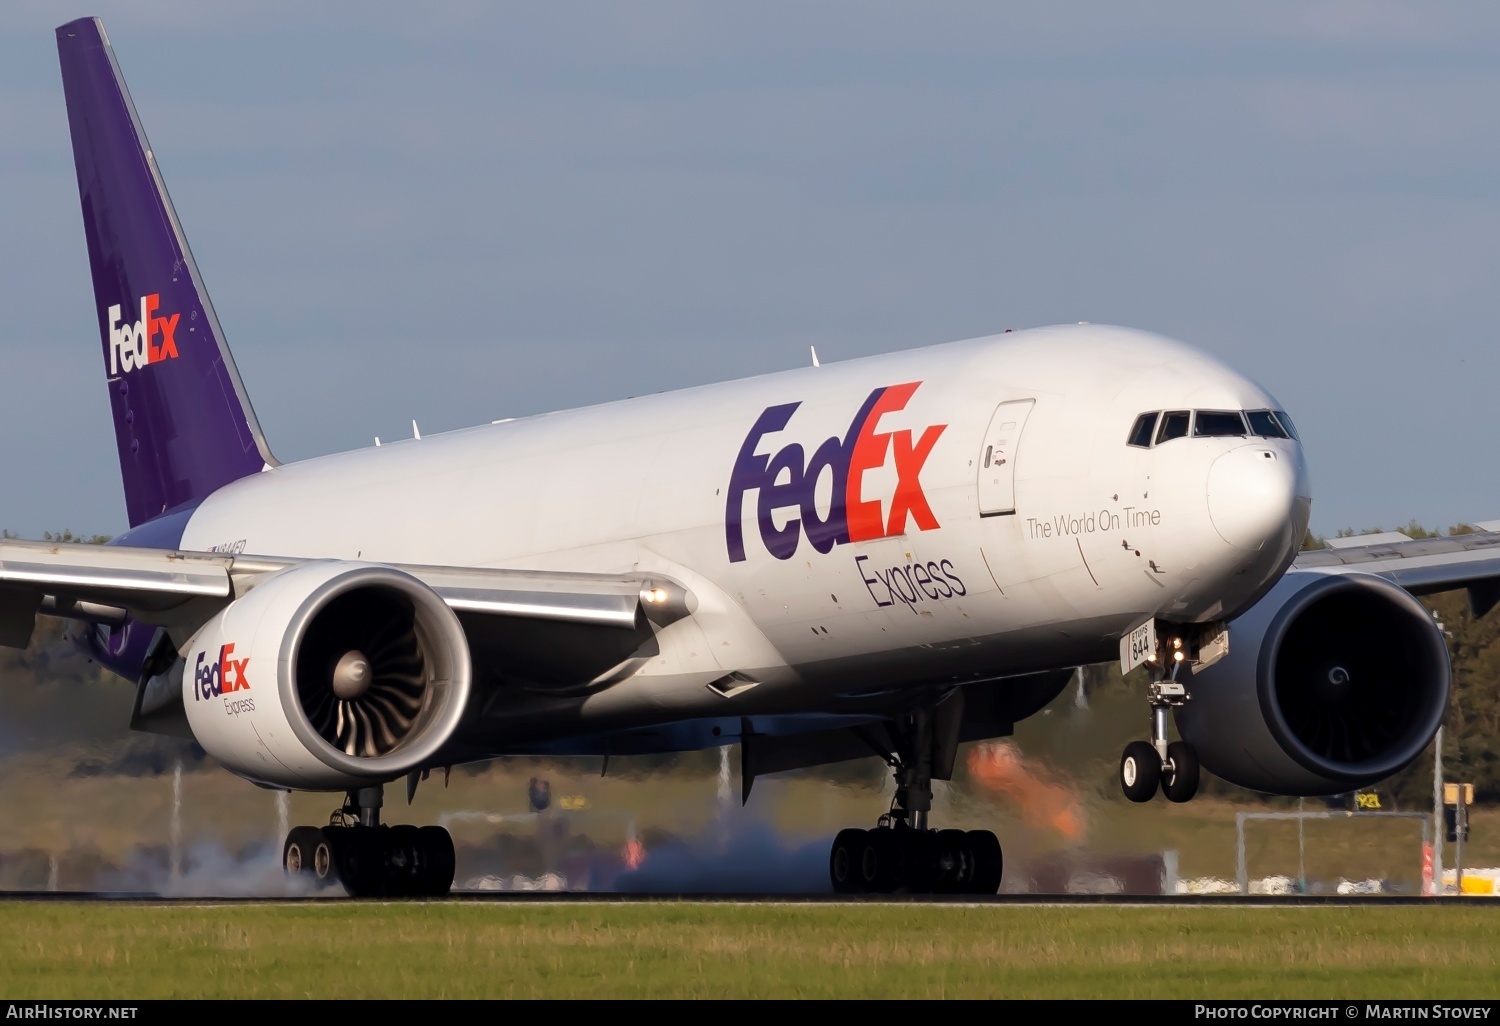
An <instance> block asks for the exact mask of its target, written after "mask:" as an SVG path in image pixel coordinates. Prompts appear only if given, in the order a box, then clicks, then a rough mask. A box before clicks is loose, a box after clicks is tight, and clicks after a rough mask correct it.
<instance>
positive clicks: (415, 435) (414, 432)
mask: <svg viewBox="0 0 1500 1026" xmlns="http://www.w3.org/2000/svg"><path fill="white" fill-rule="evenodd" d="M411 436H412V437H413V438H415V439H416V440H417V441H419V442H420V441H421V440H422V432H421V431H419V430H417V422H416V421H412V422H411Z"/></svg>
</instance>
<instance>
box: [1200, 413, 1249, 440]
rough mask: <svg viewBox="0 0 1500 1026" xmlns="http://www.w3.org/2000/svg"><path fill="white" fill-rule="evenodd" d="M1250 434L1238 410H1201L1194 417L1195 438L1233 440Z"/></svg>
mask: <svg viewBox="0 0 1500 1026" xmlns="http://www.w3.org/2000/svg"><path fill="white" fill-rule="evenodd" d="M1247 434H1249V432H1248V431H1246V430H1245V418H1244V417H1241V416H1240V414H1239V411H1238V410H1199V411H1198V412H1197V413H1196V414H1194V415H1193V437H1194V438H1232V437H1235V436H1240V437H1243V436H1244V435H1247Z"/></svg>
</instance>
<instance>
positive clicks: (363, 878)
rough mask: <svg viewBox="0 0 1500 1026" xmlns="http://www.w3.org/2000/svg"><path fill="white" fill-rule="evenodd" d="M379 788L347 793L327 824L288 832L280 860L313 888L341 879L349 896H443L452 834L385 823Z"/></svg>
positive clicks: (292, 875) (450, 876)
mask: <svg viewBox="0 0 1500 1026" xmlns="http://www.w3.org/2000/svg"><path fill="white" fill-rule="evenodd" d="M380 807H381V788H380V787H366V788H361V789H360V790H358V791H351V792H349V795H348V797H347V798H346V799H345V800H344V804H343V806H342V807H341V808H340V809H339V810H338V811H337V812H335V813H334V814H333V816H332V817H331V819H330V822H329V825H328V826H326V827H322V828H319V827H313V826H299V827H294V828H293V829H292V831H291V832H290V833H289V834H287V839H286V844H285V845H284V846H283V847H282V853H281V864H282V868H283V869H284V870H285V871H286V874H287V876H288V877H289V878H293V879H296V880H303V881H307V882H308V883H310V884H311V885H312V886H314V887H315V888H324V887H332V886H333V885H334V884H338V883H341V884H343V885H344V890H346V891H347V892H348V893H349V896H350V897H354V898H362V897H371V896H375V895H384V896H386V897H424V898H434V897H442V896H443V895H445V894H447V893H448V890H449V888H451V887H452V886H453V873H454V868H455V859H454V850H453V838H452V837H451V836H449V834H448V831H447V830H444V829H443V828H442V827H439V826H424V827H415V826H406V825H401V826H385V825H382V824H381V822H380Z"/></svg>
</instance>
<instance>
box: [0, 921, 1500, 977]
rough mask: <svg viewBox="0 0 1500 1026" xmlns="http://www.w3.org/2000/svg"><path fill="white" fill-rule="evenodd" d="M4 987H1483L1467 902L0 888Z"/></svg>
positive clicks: (1483, 946)
mask: <svg viewBox="0 0 1500 1026" xmlns="http://www.w3.org/2000/svg"><path fill="white" fill-rule="evenodd" d="M0 921H3V922H4V924H5V929H4V930H3V931H0V993H3V994H5V995H6V996H7V997H9V998H16V999H49V998H51V999H63V998H114V999H127V1000H128V999H148V998H171V997H184V998H198V997H208V998H226V997H227V998H235V997H270V998H296V997H316V998H337V997H394V998H413V997H456V998H473V997H511V996H515V997H594V998H603V997H866V998H869V997H1059V996H1067V997H1081V998H1111V997H1139V998H1148V997H1149V998H1209V997H1212V998H1215V999H1226V998H1294V997H1300V998H1311V997H1339V998H1370V999H1376V998H1386V999H1400V998H1407V999H1419V998H1460V997H1461V998H1480V997H1486V998H1494V997H1497V996H1500V978H1497V976H1496V974H1495V971H1494V970H1495V966H1496V962H1497V955H1500V943H1497V941H1500V926H1497V924H1500V919H1497V918H1496V915H1495V913H1494V912H1491V911H1490V910H1488V909H1483V908H1458V907H1446V908H1445V907H1441V906H1433V907H1421V908H1406V907H1398V908H1390V907H1387V908H1348V907H1342V908H1333V907H1328V908H1213V907H1209V908H1200V907H1187V908H1141V907H1137V908H1097V907H1085V908H1042V907H1003V906H1002V907H988V908H958V907H942V906H899V905H897V906H890V905H886V906H879V905H867V906H838V905H800V906H799V905H759V906H756V905H744V906H741V905H725V904H694V903H681V904H673V903H667V904H661V905H587V906H582V905H524V906H516V905H472V904H457V903H453V904H449V903H435V904H426V905H423V904H415V905H394V904H355V903H349V904H337V905H323V904H319V905H302V906H298V905H295V904H289V905H272V906H244V905H226V906H217V907H211V906H111V905H100V904H81V903H80V904H71V903H57V904H52V903H48V904H24V903H21V904H4V905H0Z"/></svg>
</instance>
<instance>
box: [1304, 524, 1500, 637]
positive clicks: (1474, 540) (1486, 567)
mask: <svg viewBox="0 0 1500 1026" xmlns="http://www.w3.org/2000/svg"><path fill="white" fill-rule="evenodd" d="M1341 541H1343V542H1346V543H1347V542H1354V541H1357V539H1341ZM1292 568H1293V569H1294V570H1316V571H1319V572H1321V573H1364V574H1377V575H1379V576H1381V577H1384V578H1386V579H1387V580H1389V581H1391V582H1393V583H1395V584H1398V585H1400V586H1401V587H1402V588H1405V589H1406V590H1407V591H1409V592H1411V593H1412V594H1414V595H1431V594H1434V593H1436V592H1440V591H1456V590H1457V589H1459V588H1464V589H1466V590H1467V591H1468V593H1469V606H1470V608H1471V610H1472V611H1473V614H1474V615H1475V616H1476V617H1478V616H1483V615H1484V614H1485V613H1487V612H1489V611H1490V609H1492V608H1494V606H1495V605H1496V603H1497V602H1500V533H1497V532H1495V531H1475V532H1474V533H1472V534H1452V535H1446V536H1444V537H1441V538H1417V539H1411V538H1404V539H1403V538H1395V539H1392V538H1391V536H1390V535H1384V536H1379V540H1377V541H1375V542H1374V543H1373V544H1367V545H1359V544H1341V545H1339V546H1338V547H1336V548H1327V549H1314V550H1311V551H1308V552H1304V553H1302V554H1301V555H1299V556H1298V557H1297V561H1296V563H1294V564H1293V566H1292Z"/></svg>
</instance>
